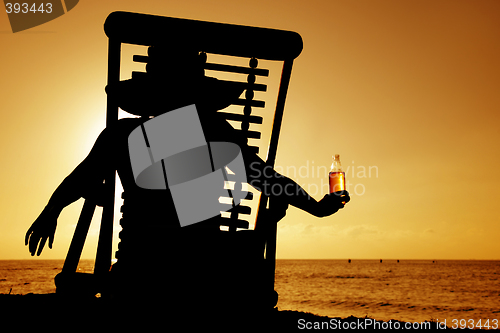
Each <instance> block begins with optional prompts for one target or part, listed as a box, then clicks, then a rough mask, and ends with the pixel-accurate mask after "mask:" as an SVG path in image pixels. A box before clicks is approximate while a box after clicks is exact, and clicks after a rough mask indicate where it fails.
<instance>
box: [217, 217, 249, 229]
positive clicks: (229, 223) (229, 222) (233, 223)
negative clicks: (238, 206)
mask: <svg viewBox="0 0 500 333" xmlns="http://www.w3.org/2000/svg"><path fill="white" fill-rule="evenodd" d="M220 221H221V222H220V225H223V226H226V227H234V228H240V229H248V227H249V226H250V223H248V221H245V220H234V219H230V218H224V217H223V218H221V219H220Z"/></svg>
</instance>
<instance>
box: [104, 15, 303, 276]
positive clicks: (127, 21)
mask: <svg viewBox="0 0 500 333" xmlns="http://www.w3.org/2000/svg"><path fill="white" fill-rule="evenodd" d="M104 30H105V32H106V35H107V36H108V38H109V53H108V84H112V83H114V82H117V81H119V80H120V64H121V63H120V61H121V47H122V44H134V45H143V46H150V45H161V44H165V43H169V41H170V40H171V39H173V38H178V37H176V36H179V35H180V36H182V38H183V39H185V40H189V42H190V44H191V45H196V48H197V49H199V50H200V51H202V52H204V53H206V54H207V62H206V64H205V66H204V67H205V70H206V72H207V73H210V75H209V76H215V77H218V78H219V79H223V80H231V81H237V82H240V83H241V84H243V85H245V91H244V94H242V96H241V97H240V99H239V100H238V101H237V102H236V103H234V105H232V106H230V107H229V108H228V109H226V110H223V111H222V112H223V113H224V115H225V117H226V119H227V120H229V121H230V123H232V124H234V127H235V128H237V129H238V130H240V131H241V132H243V134H244V135H245V137H247V138H248V139H249V142H248V143H249V145H250V146H251V147H252V148H251V149H253V150H254V152H256V153H259V154H260V155H261V157H262V158H263V159H264V160H265V161H266V162H267V165H269V166H270V167H274V161H275V158H276V150H277V145H278V138H279V131H280V128H281V121H282V116H283V110H284V104H285V98H286V93H287V89H288V83H289V80H290V74H291V69H292V64H293V59H295V58H296V57H297V56H298V55H299V54H300V52H301V50H302V39H301V37H300V35H299V34H297V33H295V32H290V31H281V30H274V29H267V28H256V27H248V26H240V25H231V24H222V23H213V22H204V21H196V20H187V19H179V18H169V17H162V16H153V15H145V14H137V13H127V12H114V13H111V14H110V15H109V16H108V18H107V20H106V22H105V24H104ZM242 58H246V60H244V61H247V63H246V64H242V60H241V59H242ZM221 59H222V60H223V61H222V62H221ZM133 60H134V61H136V62H147V60H148V58H147V56H144V55H136V56H134V59H133ZM232 60H234V61H235V63H230V62H231V61H232ZM228 61H229V63H228ZM266 61H273V62H275V61H279V62H281V63H282V67H281V68H282V71H281V78H280V79H279V80H278V81H280V82H279V87H277V88H276V90H277V91H276V94H274V96H273V98H271V99H269V98H266V99H261V95H262V94H263V93H268V86H267V85H266V84H263V83H261V81H260V78H266V77H268V76H269V70H268V69H267V68H265V67H264V68H262V67H259V66H260V64H261V63H262V62H266ZM132 75H141V74H140V73H133V74H132ZM231 75H232V76H233V77H231ZM234 75H236V76H238V75H239V76H240V78H234ZM242 78H243V79H242ZM270 100H271V101H272V102H268V101H270ZM274 101H275V104H274ZM270 105H271V106H272V108H273V110H266V111H265V112H267V113H266V114H265V115H262V114H261V112H259V111H256V110H263V109H265V108H266V107H269V106H270ZM264 119H265V120H268V121H270V122H271V123H272V124H271V125H270V126H269V127H268V128H269V135H263V134H262V131H259V130H257V129H256V128H255V126H257V125H261V124H263V122H264ZM117 120H118V105H116V102H115V101H114V100H112V99H111V98H109V96H108V105H107V116H106V125H107V126H110V125H113V124H114V123H115V122H116V121H117ZM258 140H261V141H262V140H267V142H268V143H267V144H264V145H263V144H262V143H256V142H257V141H258ZM265 148H267V156H263V154H264V152H263V151H262V150H263V149H265ZM229 180H230V179H229ZM105 186H106V187H107V189H106V191H107V192H108V193H107V197H108V199H107V200H108V201H107V202H106V203H105V205H104V207H103V216H102V221H101V230H100V235H99V243H98V249H97V257H96V263H95V272H100V271H102V272H104V271H107V270H108V269H109V266H110V261H111V251H112V250H111V244H112V237H113V236H112V234H113V211H114V191H115V171H114V170H110V171H109V173H108V174H107V177H106V180H105ZM235 186H236V188H235V189H236V190H238V189H239V190H242V189H243V190H244V189H245V188H244V187H245V185H243V188H241V187H239V186H241V185H240V184H236V185H235ZM251 197H252V195H250V196H249V199H251ZM253 197H257V196H253ZM266 204H267V198H266V197H265V196H260V200H259V203H258V204H257V205H256V206H258V207H259V208H258V209H263V208H265V207H266ZM250 213H251V210H250V208H249V207H248V206H246V205H244V204H240V205H239V206H236V207H235V208H234V209H232V210H231V212H230V213H229V214H227V215H223V217H226V218H227V220H228V222H227V223H224V224H226V225H227V226H228V230H229V231H234V230H236V229H238V228H243V229H245V228H249V227H252V228H253V227H255V223H253V224H250V225H249V222H248V221H247V220H244V219H241V215H242V214H243V215H248V214H250ZM256 218H257V219H258V216H256ZM257 225H258V223H257Z"/></svg>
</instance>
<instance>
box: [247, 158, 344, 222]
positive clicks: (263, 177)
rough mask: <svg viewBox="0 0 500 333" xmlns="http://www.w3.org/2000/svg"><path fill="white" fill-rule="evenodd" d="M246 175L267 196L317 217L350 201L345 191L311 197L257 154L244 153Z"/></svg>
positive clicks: (334, 210) (250, 182)
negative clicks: (317, 198)
mask: <svg viewBox="0 0 500 333" xmlns="http://www.w3.org/2000/svg"><path fill="white" fill-rule="evenodd" d="M244 158H245V162H247V161H248V167H247V176H248V178H249V179H248V182H249V184H250V185H252V186H253V187H255V188H256V189H257V190H259V191H260V192H262V194H264V195H266V196H269V197H271V198H272V197H278V198H279V199H280V200H283V201H285V202H287V203H288V204H290V205H292V206H295V207H297V208H300V209H302V210H304V211H306V212H308V213H309V214H312V215H314V216H317V217H324V216H330V215H332V214H333V213H335V212H337V211H338V210H339V209H341V208H344V205H345V204H346V203H348V202H349V201H350V197H349V193H348V192H347V191H339V192H335V193H332V194H326V195H325V196H324V197H323V198H322V199H321V200H320V201H316V200H315V199H314V198H313V197H311V196H310V195H309V194H308V193H307V192H306V191H305V190H304V189H303V188H302V187H301V186H300V185H299V184H297V183H296V182H295V181H293V180H292V179H290V178H288V177H286V176H283V175H281V174H279V173H278V172H276V171H275V170H274V169H273V168H271V167H270V166H268V165H266V163H265V162H264V161H262V159H260V158H259V157H258V156H257V155H255V154H253V156H252V155H251V154H246V156H245V157H244Z"/></svg>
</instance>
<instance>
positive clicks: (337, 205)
mask: <svg viewBox="0 0 500 333" xmlns="http://www.w3.org/2000/svg"><path fill="white" fill-rule="evenodd" d="M350 200H351V197H350V196H349V192H347V191H337V192H334V193H329V194H326V195H325V196H324V197H323V199H321V200H320V201H318V204H317V205H316V206H317V208H316V210H315V213H314V215H315V216H317V217H325V216H330V215H332V214H333V213H336V212H337V211H338V210H339V209H342V208H344V205H345V204H346V203H348V202H349V201H350Z"/></svg>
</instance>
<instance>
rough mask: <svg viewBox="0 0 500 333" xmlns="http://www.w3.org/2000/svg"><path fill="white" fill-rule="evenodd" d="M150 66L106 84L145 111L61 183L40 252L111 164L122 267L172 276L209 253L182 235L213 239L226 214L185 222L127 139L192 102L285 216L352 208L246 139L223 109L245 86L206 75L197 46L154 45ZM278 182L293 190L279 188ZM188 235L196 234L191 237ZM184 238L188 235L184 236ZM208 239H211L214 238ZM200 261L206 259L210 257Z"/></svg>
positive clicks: (36, 239)
mask: <svg viewBox="0 0 500 333" xmlns="http://www.w3.org/2000/svg"><path fill="white" fill-rule="evenodd" d="M146 68H147V72H148V73H147V74H146V75H145V76H144V77H143V78H134V79H131V80H126V81H121V82H119V83H118V84H115V85H110V86H108V87H106V92H107V94H108V95H109V96H110V97H111V98H113V99H115V100H116V102H117V103H118V105H119V106H120V107H121V108H122V109H123V110H125V111H127V112H129V113H131V114H134V115H138V116H140V118H125V119H120V120H119V121H118V122H117V124H116V125H115V126H110V127H107V128H105V129H104V130H103V131H102V133H101V134H100V135H99V137H98V138H97V140H96V142H95V144H94V146H93V148H92V150H91V151H90V153H89V154H88V156H87V157H86V158H85V159H84V160H83V161H82V162H81V163H80V164H79V165H78V166H77V167H76V169H75V170H74V171H73V172H72V173H71V174H70V175H69V176H68V177H66V178H65V179H64V181H63V182H62V183H61V185H59V187H58V188H57V189H56V190H55V192H54V194H53V195H52V197H51V198H50V200H49V202H48V204H47V206H46V207H45V208H44V209H43V211H42V213H41V214H40V216H39V217H38V218H37V219H36V220H35V222H34V223H33V224H32V225H31V227H30V228H29V230H28V232H27V233H26V244H27V245H28V246H29V251H30V253H31V254H32V255H35V253H36V254H37V255H40V253H41V252H42V250H43V248H44V246H45V243H46V241H47V240H48V242H49V243H48V245H49V247H50V248H51V247H52V243H53V240H54V233H55V230H56V225H57V218H58V216H59V214H60V213H61V211H62V209H63V208H64V207H66V206H68V205H69V204H71V203H72V202H74V201H76V200H78V199H79V198H82V197H83V198H89V197H92V198H94V200H96V201H97V202H98V203H99V202H101V200H100V198H99V194H100V192H101V188H102V184H103V180H104V177H105V174H106V172H105V171H106V170H109V168H111V169H116V170H117V173H118V175H119V177H120V180H121V183H122V186H123V189H124V198H125V207H126V208H125V209H124V212H123V219H122V222H121V225H122V228H123V230H122V232H121V233H120V239H121V243H120V245H119V246H120V247H119V251H118V253H119V254H120V255H119V256H118V262H117V264H115V265H114V266H116V267H119V266H120V265H121V266H122V268H121V270H123V272H126V275H128V276H130V274H135V275H136V276H138V275H141V274H144V273H143V272H145V271H146V272H152V274H154V272H155V271H156V272H158V271H161V272H162V273H161V274H167V275H168V277H172V276H175V275H176V274H177V273H178V272H177V271H174V272H168V267H167V271H164V270H163V269H159V268H158V267H159V266H163V265H167V266H168V265H170V263H171V262H172V261H175V262H178V261H185V258H186V255H185V254H186V253H189V254H193V255H196V256H198V255H202V256H203V253H201V254H200V253H190V249H191V248H190V246H189V245H185V244H184V246H183V243H182V242H184V241H185V240H186V241H189V240H193V238H192V235H198V236H196V237H195V238H194V239H195V240H194V241H193V244H196V242H202V243H203V242H205V241H206V239H209V238H210V234H209V235H208V236H205V235H206V233H207V232H209V233H210V232H215V231H217V230H219V223H218V218H219V217H215V218H211V219H208V220H205V221H203V222H199V223H196V224H193V225H191V226H187V227H184V228H181V227H180V225H179V222H178V220H177V216H176V213H175V207H174V205H173V201H172V198H171V196H170V192H169V191H168V190H146V189H143V188H140V187H138V186H137V185H136V183H135V180H134V176H133V173H132V168H131V162H130V157H129V151H128V141H127V139H128V136H129V135H130V133H131V131H132V130H134V129H135V128H137V127H138V126H140V125H141V124H142V123H144V122H145V121H148V120H149V119H150V118H151V117H154V116H157V115H160V114H163V113H164V112H168V111H170V110H174V109H178V108H180V107H183V106H187V105H191V104H195V105H196V108H197V110H198V115H199V118H200V122H201V124H202V127H203V132H204V134H205V137H206V139H207V141H224V142H234V143H236V144H238V145H239V147H240V148H241V151H242V154H243V159H244V162H245V166H246V173H247V180H248V183H249V184H251V185H252V186H253V187H255V188H256V189H258V190H259V191H261V192H264V193H265V194H266V195H269V196H270V204H271V205H274V206H276V207H278V208H280V209H279V212H278V215H279V214H281V215H283V216H284V214H285V210H286V208H287V206H288V204H291V205H293V206H295V207H298V208H300V209H302V210H304V211H306V212H308V213H310V214H312V215H314V216H318V217H323V216H329V215H331V214H333V213H335V212H337V211H338V210H339V209H341V208H343V207H344V204H343V203H342V202H346V203H347V202H349V200H350V198H349V195H348V193H347V192H343V193H336V194H332V195H325V196H324V197H323V199H321V200H320V201H316V200H315V199H313V198H312V197H310V196H309V195H308V194H307V193H306V192H305V191H304V189H302V188H301V187H300V186H299V185H298V184H297V183H295V182H294V181H292V180H291V179H289V178H287V177H285V176H282V175H280V174H278V173H277V172H275V171H274V170H272V169H270V168H269V167H266V163H265V162H264V161H263V160H262V159H261V158H260V157H259V156H258V155H257V154H255V153H252V152H251V151H250V150H249V149H248V146H247V144H246V139H245V138H242V137H240V134H239V133H238V132H237V131H236V130H234V129H233V127H232V126H231V125H230V124H229V123H228V122H227V121H226V120H225V119H224V118H223V117H222V115H221V114H220V113H218V112H217V111H218V110H221V109H223V108H225V107H227V106H229V105H230V104H231V103H232V102H234V101H235V100H236V99H237V98H238V97H239V96H240V94H241V93H242V91H243V88H241V86H238V85H235V84H231V83H228V82H223V81H219V80H217V79H214V78H210V77H206V76H205V75H204V70H203V68H202V61H200V56H199V55H198V52H197V51H191V50H183V51H179V50H177V48H174V47H172V48H170V49H162V48H159V47H155V48H150V60H149V63H148V64H147V67H146ZM165 144H168V142H166V143H165ZM277 187H280V188H281V189H286V191H276V188H277ZM272 189H275V190H274V191H273V190H272ZM277 192H281V194H282V195H281V196H279V197H276V196H275V195H274V194H275V193H277ZM340 195H342V197H341V196H340ZM193 208H194V209H195V208H196V207H193ZM181 229H182V230H181ZM186 234H189V237H188V238H183V237H184V235H186ZM180 239H181V240H182V242H179V240H180ZM203 244H205V243H203ZM179 246H180V247H181V248H180V249H179ZM207 246H211V245H210V243H209V242H208V243H207ZM193 251H194V250H193ZM209 252H210V251H209ZM155 262H159V263H158V264H155ZM200 264H201V265H203V263H202V262H201V263H200ZM152 266H154V267H152ZM216 267H217V268H221V267H220V266H216ZM113 269H115V268H113ZM203 269H212V266H210V267H201V268H200V271H199V272H198V273H199V274H200V276H202V275H203V274H205V275H207V271H203ZM221 269H222V268H221ZM118 271H119V270H118ZM194 271H196V270H193V271H190V274H194ZM148 274H149V273H148ZM183 278H185V279H192V280H193V281H192V283H193V284H195V283H196V282H199V281H196V280H197V279H193V277H192V276H186V274H185V275H184V276H183ZM157 288H163V287H161V286H155V288H153V289H154V290H156V289H157ZM165 288H167V287H165ZM168 288H170V287H168Z"/></svg>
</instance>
